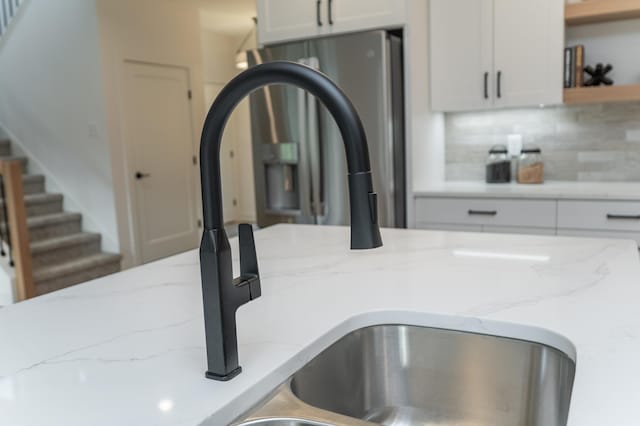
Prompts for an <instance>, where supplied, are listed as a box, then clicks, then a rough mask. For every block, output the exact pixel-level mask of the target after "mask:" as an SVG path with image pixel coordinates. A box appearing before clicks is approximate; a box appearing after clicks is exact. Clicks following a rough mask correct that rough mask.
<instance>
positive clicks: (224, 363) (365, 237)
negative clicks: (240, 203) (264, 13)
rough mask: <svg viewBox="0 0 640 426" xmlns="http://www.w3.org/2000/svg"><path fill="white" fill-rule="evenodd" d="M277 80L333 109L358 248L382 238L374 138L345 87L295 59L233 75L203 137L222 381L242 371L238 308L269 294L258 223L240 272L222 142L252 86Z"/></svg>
mask: <svg viewBox="0 0 640 426" xmlns="http://www.w3.org/2000/svg"><path fill="white" fill-rule="evenodd" d="M270 84H292V85H294V86H297V87H300V88H302V89H305V90H307V91H309V92H310V93H311V94H313V95H315V96H316V97H317V98H318V99H320V101H322V103H323V104H324V105H325V106H326V107H327V109H328V110H329V112H330V113H331V114H332V115H333V118H334V120H335V122H336V124H337V125H338V128H339V129H340V133H341V135H342V139H343V142H344V145H345V150H346V155H347V168H348V171H349V202H350V210H351V248H352V249H369V248H375V247H380V246H381V245H382V239H381V237H380V229H379V227H378V218H377V194H376V193H375V192H374V191H373V184H372V180H371V170H370V168H371V167H370V163H369V150H368V147H367V139H366V136H365V133H364V129H363V127H362V123H361V122H360V117H359V116H358V113H357V112H356V110H355V108H354V107H353V105H352V104H351V101H350V100H349V99H348V98H347V96H346V95H345V94H344V93H343V92H342V90H340V88H339V87H338V86H336V85H335V84H334V83H333V82H332V81H331V80H329V78H328V77H326V76H325V75H324V74H322V73H320V72H318V71H316V70H314V69H312V68H310V67H307V66H304V65H300V64H297V63H294V62H270V63H266V64H262V65H258V66H255V67H253V68H250V69H248V70H246V71H244V72H243V73H241V74H239V75H238V76H237V77H236V78H234V79H233V80H231V82H229V84H227V85H226V86H225V87H224V89H222V91H221V92H220V94H219V95H218V97H217V98H216V100H215V102H214V103H213V105H212V106H211V109H210V110H209V113H208V114H207V118H206V120H205V122H204V128H203V130H202V139H201V142H200V177H201V180H202V207H203V210H204V231H203V234H202V241H201V243H200V273H201V276H202V298H203V303H204V325H205V335H206V341H207V364H208V365H207V367H208V368H207V372H206V376H207V377H208V378H210V379H214V380H222V381H226V380H231V379H233V378H234V377H235V376H237V375H238V374H240V372H241V371H242V368H241V367H240V366H239V364H238V341H237V334H236V310H237V309H238V308H239V307H240V306H242V305H244V304H245V303H247V302H249V301H251V300H253V299H256V298H257V297H259V296H260V293H261V289H260V276H259V273H258V261H257V257H256V249H255V243H254V240H253V231H252V228H251V226H250V225H246V224H242V225H240V227H239V235H238V236H239V242H240V276H239V277H238V278H235V279H234V278H233V270H232V261H231V248H230V246H229V239H228V238H227V234H226V233H225V230H224V222H223V220H222V187H221V178H220V143H221V141H222V133H223V131H224V127H225V125H226V123H227V120H228V119H229V116H230V115H231V112H232V111H233V110H234V108H235V107H236V105H238V103H239V102H240V101H241V100H242V99H243V98H244V97H245V96H247V95H248V94H249V93H251V92H253V91H254V90H256V89H259V88H261V87H263V86H266V85H270Z"/></svg>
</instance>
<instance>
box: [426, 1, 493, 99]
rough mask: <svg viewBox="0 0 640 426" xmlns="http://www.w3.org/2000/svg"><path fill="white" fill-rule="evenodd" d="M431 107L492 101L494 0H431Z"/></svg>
mask: <svg viewBox="0 0 640 426" xmlns="http://www.w3.org/2000/svg"><path fill="white" fill-rule="evenodd" d="M430 6H431V7H430V10H429V27H430V30H429V34H430V40H429V42H430V51H431V54H430V63H431V65H430V68H431V108H432V109H433V110H435V111H463V110H479V109H485V108H491V107H492V105H493V81H494V78H493V0H431V3H430Z"/></svg>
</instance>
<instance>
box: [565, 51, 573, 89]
mask: <svg viewBox="0 0 640 426" xmlns="http://www.w3.org/2000/svg"><path fill="white" fill-rule="evenodd" d="M573 53H574V52H573V48H572V47H565V49H564V88H565V89H568V88H570V87H573V70H574V68H575V66H574V65H573V64H574V62H575V58H574V56H573Z"/></svg>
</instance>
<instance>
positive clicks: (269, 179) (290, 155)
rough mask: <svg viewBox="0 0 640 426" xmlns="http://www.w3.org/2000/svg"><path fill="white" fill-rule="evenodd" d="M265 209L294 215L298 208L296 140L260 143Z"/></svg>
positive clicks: (297, 154)
mask: <svg viewBox="0 0 640 426" xmlns="http://www.w3.org/2000/svg"><path fill="white" fill-rule="evenodd" d="M262 163H263V166H264V176H265V186H266V204H267V206H266V207H267V210H268V211H270V212H272V213H276V214H281V215H295V214H297V213H299V210H300V191H299V182H298V166H299V153H298V144H297V143H296V142H286V143H270V144H263V145H262Z"/></svg>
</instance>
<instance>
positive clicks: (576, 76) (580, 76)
mask: <svg viewBox="0 0 640 426" xmlns="http://www.w3.org/2000/svg"><path fill="white" fill-rule="evenodd" d="M574 49H575V52H576V53H575V58H576V62H575V64H574V68H573V82H574V87H582V86H583V85H584V46H583V45H581V44H579V45H577V46H576V47H575V48H574Z"/></svg>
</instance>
